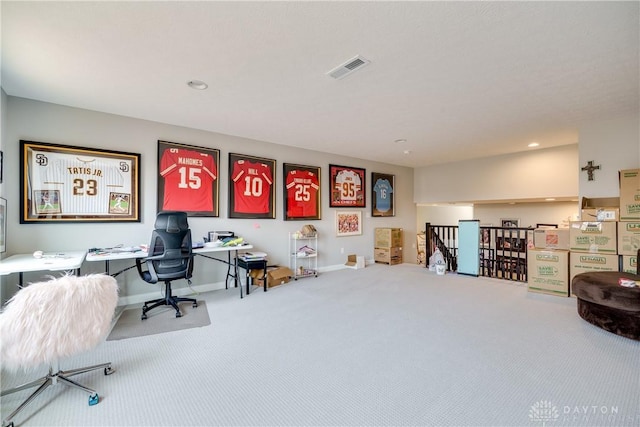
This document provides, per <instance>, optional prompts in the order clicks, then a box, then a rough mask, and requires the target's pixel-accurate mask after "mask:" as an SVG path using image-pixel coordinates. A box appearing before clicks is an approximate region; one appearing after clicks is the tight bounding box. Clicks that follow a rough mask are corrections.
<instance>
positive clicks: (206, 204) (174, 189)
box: [156, 140, 220, 217]
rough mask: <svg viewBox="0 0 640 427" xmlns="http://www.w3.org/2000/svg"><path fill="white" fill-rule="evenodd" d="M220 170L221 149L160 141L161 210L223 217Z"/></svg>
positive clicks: (159, 196)
mask: <svg viewBox="0 0 640 427" xmlns="http://www.w3.org/2000/svg"><path fill="white" fill-rule="evenodd" d="M219 170H220V150H218V149H216V148H206V147H198V146H195V145H189V144H182V143H177V142H169V141H160V140H159V141H158V200H157V205H156V206H157V211H158V212H161V211H183V212H186V213H187V216H191V217H194V216H200V217H217V216H219V212H220V203H219V201H220V196H219V195H220V173H219Z"/></svg>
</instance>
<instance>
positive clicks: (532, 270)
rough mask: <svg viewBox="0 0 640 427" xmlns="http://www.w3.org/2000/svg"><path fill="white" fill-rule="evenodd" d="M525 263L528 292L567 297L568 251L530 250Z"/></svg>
mask: <svg viewBox="0 0 640 427" xmlns="http://www.w3.org/2000/svg"><path fill="white" fill-rule="evenodd" d="M527 263H528V265H527V278H528V281H527V289H528V291H529V292H538V293H544V294H550V295H559V296H563V297H567V296H569V251H566V250H546V249H530V250H529V257H528V261H527Z"/></svg>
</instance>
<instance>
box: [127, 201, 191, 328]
mask: <svg viewBox="0 0 640 427" xmlns="http://www.w3.org/2000/svg"><path fill="white" fill-rule="evenodd" d="M142 263H145V264H146V265H147V270H146V271H144V270H143V269H142ZM136 267H137V268H138V273H139V274H140V277H141V278H142V280H144V281H145V282H148V283H158V282H159V281H164V283H165V291H164V298H159V299H155V300H151V301H146V302H145V303H144V306H143V307H142V320H145V319H146V318H147V312H148V311H150V310H153V309H154V308H156V307H159V306H162V305H170V306H172V307H173V308H175V310H176V317H181V316H182V313H180V308H179V307H178V303H179V302H182V301H189V302H191V303H192V304H193V307H197V306H198V303H197V302H196V300H195V299H193V298H182V297H175V296H173V294H172V291H171V281H172V280H175V279H186V280H187V283H189V285H191V280H190V279H191V274H192V272H193V253H192V246H191V230H190V229H189V224H188V223H187V213H186V212H160V213H159V214H158V216H157V217H156V223H155V230H153V233H152V234H151V244H150V245H149V256H148V257H147V258H142V259H140V258H138V259H136ZM150 304H151V305H150Z"/></svg>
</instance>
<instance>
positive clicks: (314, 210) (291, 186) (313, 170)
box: [282, 163, 321, 221]
mask: <svg viewBox="0 0 640 427" xmlns="http://www.w3.org/2000/svg"><path fill="white" fill-rule="evenodd" d="M282 170H283V172H284V177H283V182H284V184H283V189H284V219H285V221H289V220H303V219H304V220H309V219H320V218H321V216H320V168H319V167H315V166H303V165H294V164H291V163H285V164H284V165H283V167H282Z"/></svg>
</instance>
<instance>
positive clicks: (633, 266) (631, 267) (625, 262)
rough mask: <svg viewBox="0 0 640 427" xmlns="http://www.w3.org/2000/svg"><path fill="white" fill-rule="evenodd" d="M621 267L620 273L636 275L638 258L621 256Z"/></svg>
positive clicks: (635, 256)
mask: <svg viewBox="0 0 640 427" xmlns="http://www.w3.org/2000/svg"><path fill="white" fill-rule="evenodd" d="M621 258H622V266H621V268H620V271H624V272H625V273H632V274H638V256H637V255H622V257H621Z"/></svg>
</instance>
